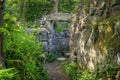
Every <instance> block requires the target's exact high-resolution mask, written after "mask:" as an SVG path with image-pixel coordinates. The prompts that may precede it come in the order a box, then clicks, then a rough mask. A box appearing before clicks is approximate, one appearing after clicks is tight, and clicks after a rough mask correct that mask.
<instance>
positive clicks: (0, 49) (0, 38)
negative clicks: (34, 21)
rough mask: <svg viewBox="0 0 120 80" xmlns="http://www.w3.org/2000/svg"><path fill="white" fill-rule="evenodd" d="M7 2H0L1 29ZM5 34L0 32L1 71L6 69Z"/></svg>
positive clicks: (1, 0) (0, 0)
mask: <svg viewBox="0 0 120 80" xmlns="http://www.w3.org/2000/svg"><path fill="white" fill-rule="evenodd" d="M4 3H5V0H0V28H2V27H3V10H4ZM2 56H3V33H2V32H0V69H2V68H4V67H5V65H4V59H3V57H2Z"/></svg>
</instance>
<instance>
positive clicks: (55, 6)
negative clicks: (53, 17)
mask: <svg viewBox="0 0 120 80" xmlns="http://www.w3.org/2000/svg"><path fill="white" fill-rule="evenodd" d="M58 1H59V0H53V3H54V4H53V6H54V9H53V13H58Z"/></svg>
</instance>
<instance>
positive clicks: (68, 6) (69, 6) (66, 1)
mask: <svg viewBox="0 0 120 80" xmlns="http://www.w3.org/2000/svg"><path fill="white" fill-rule="evenodd" d="M77 2H78V0H59V6H58V9H59V11H60V12H67V13H71V12H72V11H73V9H74V8H75V5H76V3H77Z"/></svg>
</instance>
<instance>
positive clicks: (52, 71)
mask: <svg viewBox="0 0 120 80" xmlns="http://www.w3.org/2000/svg"><path fill="white" fill-rule="evenodd" d="M45 68H46V69H47V70H48V74H49V78H50V80H68V79H67V76H66V74H65V73H64V71H63V69H62V66H61V63H60V62H58V61H54V62H51V63H46V64H45Z"/></svg>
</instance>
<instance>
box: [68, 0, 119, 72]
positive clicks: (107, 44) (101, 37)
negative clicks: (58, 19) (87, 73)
mask: <svg viewBox="0 0 120 80" xmlns="http://www.w3.org/2000/svg"><path fill="white" fill-rule="evenodd" d="M69 32H70V50H71V58H72V59H73V60H74V58H75V56H76V58H77V62H78V63H79V65H80V66H81V67H82V68H87V69H89V70H94V69H95V68H99V69H101V70H102V68H103V67H105V65H112V66H115V65H118V66H119V65H120V0H80V3H79V6H78V8H77V9H76V10H75V11H74V13H73V15H72V16H71V24H70V28H69Z"/></svg>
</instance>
